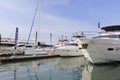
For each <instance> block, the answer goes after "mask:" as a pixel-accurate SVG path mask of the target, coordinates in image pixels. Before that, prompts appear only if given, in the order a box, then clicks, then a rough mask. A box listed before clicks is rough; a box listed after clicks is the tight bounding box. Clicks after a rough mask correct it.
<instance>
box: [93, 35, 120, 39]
mask: <svg viewBox="0 0 120 80" xmlns="http://www.w3.org/2000/svg"><path fill="white" fill-rule="evenodd" d="M93 38H120V35H105V36H96V37H93Z"/></svg>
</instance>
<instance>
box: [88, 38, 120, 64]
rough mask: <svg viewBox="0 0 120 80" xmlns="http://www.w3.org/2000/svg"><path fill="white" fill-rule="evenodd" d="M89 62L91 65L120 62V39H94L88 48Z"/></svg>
mask: <svg viewBox="0 0 120 80" xmlns="http://www.w3.org/2000/svg"><path fill="white" fill-rule="evenodd" d="M87 53H88V54H87V55H88V60H89V61H90V62H91V63H94V64H96V63H108V62H113V61H120V40H119V39H92V40H91V41H90V43H89V44H88V47H87Z"/></svg>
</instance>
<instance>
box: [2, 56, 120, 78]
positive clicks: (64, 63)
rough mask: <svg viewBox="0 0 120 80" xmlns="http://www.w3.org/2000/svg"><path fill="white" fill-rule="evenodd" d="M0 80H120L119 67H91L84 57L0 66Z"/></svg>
mask: <svg viewBox="0 0 120 80" xmlns="http://www.w3.org/2000/svg"><path fill="white" fill-rule="evenodd" d="M0 80H120V66H119V65H113V64H111V65H91V64H88V63H86V61H85V60H84V57H74V58H52V59H44V60H33V61H29V62H19V63H18V62H17V63H9V64H2V65H0Z"/></svg>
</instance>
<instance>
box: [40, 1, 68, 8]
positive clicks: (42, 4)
mask: <svg viewBox="0 0 120 80" xmlns="http://www.w3.org/2000/svg"><path fill="white" fill-rule="evenodd" d="M69 2H70V0H40V6H41V7H44V6H50V5H66V4H68V3H69Z"/></svg>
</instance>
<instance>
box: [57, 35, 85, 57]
mask: <svg viewBox="0 0 120 80" xmlns="http://www.w3.org/2000/svg"><path fill="white" fill-rule="evenodd" d="M82 38H85V36H84V35H82V34H74V35H73V36H72V40H71V41H70V42H68V43H66V44H64V45H62V46H60V47H58V48H56V49H55V51H56V52H57V53H58V54H59V55H60V56H62V57H72V56H83V53H82V50H81V49H82V45H80V44H78V42H77V39H82Z"/></svg>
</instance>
